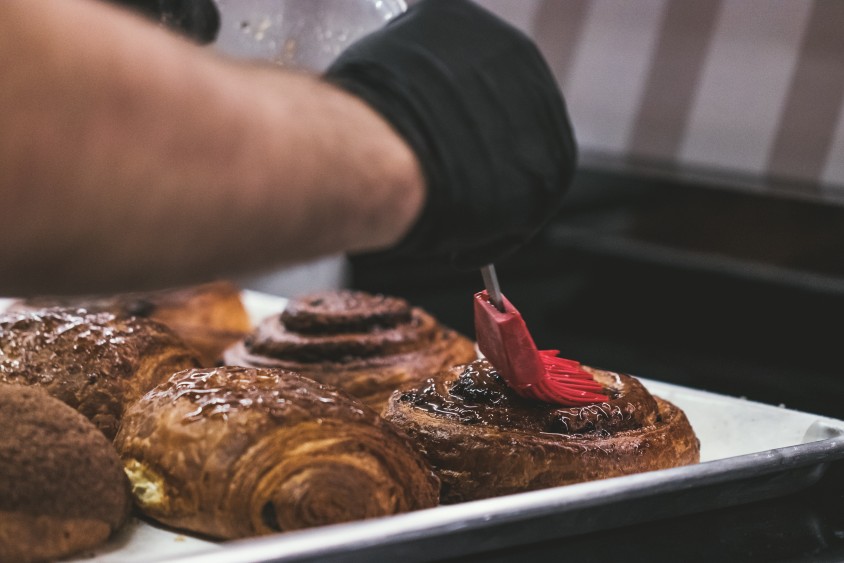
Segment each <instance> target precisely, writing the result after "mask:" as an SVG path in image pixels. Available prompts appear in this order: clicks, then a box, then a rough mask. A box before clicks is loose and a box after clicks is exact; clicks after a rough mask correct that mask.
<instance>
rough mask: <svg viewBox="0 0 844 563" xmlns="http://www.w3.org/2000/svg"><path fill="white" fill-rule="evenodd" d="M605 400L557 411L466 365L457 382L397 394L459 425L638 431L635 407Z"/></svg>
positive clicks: (615, 396)
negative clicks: (526, 397)
mask: <svg viewBox="0 0 844 563" xmlns="http://www.w3.org/2000/svg"><path fill="white" fill-rule="evenodd" d="M605 392H606V393H607V394H608V395H609V396H610V399H609V401H607V402H603V403H596V404H593V405H587V406H584V407H559V406H556V405H552V404H549V403H544V402H541V401H533V400H530V399H525V398H522V397H520V396H519V395H517V394H516V393H514V392H513V390H512V389H510V388H509V387H508V386H507V384H506V383H505V381H504V380H503V379H502V378H501V376H500V375H498V373H497V372H496V371H495V369H494V368H492V366H490V364H489V363H488V362H486V361H484V360H478V361H476V362H473V363H471V364H468V365H466V366H465V367H464V368H463V370H462V371H461V372H460V375H459V376H458V377H457V379H455V380H452V381H441V380H433V379H429V380H428V381H427V385H426V386H425V387H423V388H421V389H418V390H414V391H409V392H406V393H404V394H402V395H401V397H400V398H399V400H400V401H402V402H404V403H409V404H411V405H412V406H413V407H414V408H417V409H421V410H424V411H426V412H429V413H432V414H435V415H439V416H445V417H447V418H450V419H452V420H455V421H458V422H460V423H462V424H471V425H484V426H491V427H497V428H501V429H502V430H505V429H506V430H520V431H525V432H530V433H542V434H567V435H572V434H601V435H608V434H609V433H611V432H617V431H619V430H626V429H633V428H638V427H640V426H642V420H641V418H642V417H643V416H645V414H646V413H644V412H641V411H642V408H641V405H637V403H636V402H634V401H628V400H625V397H624V396H622V393H621V392H620V391H619V389H615V388H607V387H606V386H605Z"/></svg>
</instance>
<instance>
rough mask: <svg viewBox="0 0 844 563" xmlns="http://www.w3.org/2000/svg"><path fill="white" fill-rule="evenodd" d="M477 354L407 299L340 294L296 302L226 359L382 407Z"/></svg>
mask: <svg viewBox="0 0 844 563" xmlns="http://www.w3.org/2000/svg"><path fill="white" fill-rule="evenodd" d="M475 357H476V353H475V349H474V344H473V343H472V341H470V340H469V339H468V338H466V337H464V336H462V335H460V334H458V333H457V332H455V331H453V330H451V329H449V328H446V327H444V326H442V325H441V324H439V323H438V322H437V321H436V319H434V318H433V317H432V316H431V315H429V314H428V313H426V312H425V311H423V310H422V309H420V308H418V307H411V306H410V305H409V304H408V303H407V302H406V301H405V300H403V299H399V298H397V297H388V296H384V295H371V294H367V293H364V292H360V291H333V292H324V293H317V294H313V295H308V296H304V297H301V298H299V299H296V300H293V301H291V302H290V303H289V304H288V306H287V307H286V309H285V310H284V312H282V313H281V314H279V315H274V316H272V317H269V318H267V319H265V320H264V321H263V322H262V323H261V324H260V326H259V327H258V328H257V329H256V330H255V331H254V332H253V333H252V334H250V335H249V336H248V337H247V338H245V339H244V340H243V341H242V342H239V343H237V344H235V345H234V346H232V347H231V348H230V349H228V350H227V351H226V352H225V354H224V356H223V359H224V362H225V364H226V365H243V366H254V367H276V368H281V369H286V370H290V371H295V372H296V373H300V374H302V375H304V376H305V377H308V378H311V379H315V380H316V381H319V382H321V383H326V384H328V385H333V386H336V387H339V388H341V389H343V390H344V391H347V392H348V393H350V394H352V395H354V396H355V397H357V398H359V399H361V400H362V401H363V402H364V403H366V404H367V405H369V406H371V407H372V408H374V409H376V410H381V409H382V408H383V407H384V406H385V405H386V402H387V399H388V398H389V397H390V395H391V394H392V392H393V391H394V390H395V389H398V388H399V387H401V386H403V385H407V384H409V383H415V382H416V381H418V380H420V379H422V378H424V377H427V376H428V375H430V374H431V373H434V372H436V371H439V370H441V369H445V368H447V367H450V366H452V365H454V364H458V363H465V362H469V361H471V360H472V359H474V358H475Z"/></svg>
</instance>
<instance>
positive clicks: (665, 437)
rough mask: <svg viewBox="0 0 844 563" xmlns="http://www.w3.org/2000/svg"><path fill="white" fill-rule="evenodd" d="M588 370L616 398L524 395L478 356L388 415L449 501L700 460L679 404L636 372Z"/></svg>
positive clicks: (397, 400) (402, 396) (402, 397)
mask: <svg viewBox="0 0 844 563" xmlns="http://www.w3.org/2000/svg"><path fill="white" fill-rule="evenodd" d="M584 369H586V370H587V371H589V372H590V373H592V374H593V376H594V377H595V380H596V381H598V382H599V383H601V384H602V385H603V386H604V388H605V389H606V392H607V393H609V395H610V400H609V401H607V402H605V403H600V404H594V405H589V406H586V407H576V408H569V407H559V406H557V405H551V404H548V403H543V402H539V401H532V400H529V399H523V398H521V397H519V396H518V395H516V394H515V393H514V392H513V391H512V390H511V389H510V388H509V387H507V385H506V384H505V383H504V381H503V379H502V378H501V377H500V376H499V375H498V373H496V371H495V369H494V368H493V367H492V366H491V365H490V364H489V362H487V361H486V360H476V361H475V362H472V363H470V364H467V365H462V366H455V367H453V368H452V369H449V370H445V371H442V372H440V373H439V374H437V375H435V376H434V377H433V378H431V379H429V380H427V381H425V382H424V383H423V384H422V385H420V386H419V387H417V388H415V389H409V390H404V391H396V392H395V393H394V394H393V396H392V397H391V398H390V402H389V405H388V406H387V408H386V409H385V412H384V413H383V416H384V417H385V418H386V419H387V420H389V421H390V422H392V423H393V424H395V425H396V426H398V427H399V428H400V429H402V430H404V431H405V432H406V433H407V434H408V435H409V436H410V437H411V439H413V440H414V441H415V442H416V444H417V445H418V446H419V448H420V449H421V450H422V452H423V453H424V454H425V455H426V457H427V458H428V460H429V461H430V462H431V465H432V466H433V468H434V471H435V473H437V475H438V476H439V478H440V480H441V481H442V489H441V491H442V492H441V499H440V500H441V502H442V503H444V504H445V503H456V502H461V501H468V500H474V499H482V498H488V497H494V496H499V495H506V494H510V493H517V492H521V491H529V490H535V489H542V488H547V487H554V486H558V485H567V484H571V483H577V482H581V481H589V480H593V479H602V478H607V477H616V476H621V475H627V474H631V473H637V472H642V471H649V470H654V469H663V468H668V467H674V466H679V465H687V464H691V463H696V462H698V461H699V458H700V443H699V441H698V439H697V437H696V436H695V433H694V431H693V429H692V427H691V425H690V424H689V421H688V420H687V418H686V416H685V414H684V413H683V412H682V411H681V410H680V409H679V408H677V407H676V406H674V405H673V404H671V403H669V402H668V401H665V400H662V399H660V398H658V397H654V396H652V395H651V394H650V393H648V391H647V390H646V389H645V388H644V386H643V385H642V384H641V383H640V382H639V381H638V380H637V379H635V378H633V377H631V376H628V375H624V374H618V373H612V372H608V371H602V370H596V369H592V368H587V367H585V366H584Z"/></svg>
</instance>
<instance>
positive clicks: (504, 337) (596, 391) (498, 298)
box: [475, 264, 608, 407]
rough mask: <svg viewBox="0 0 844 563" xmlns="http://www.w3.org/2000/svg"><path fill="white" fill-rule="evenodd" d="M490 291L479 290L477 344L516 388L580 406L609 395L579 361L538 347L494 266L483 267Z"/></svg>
mask: <svg viewBox="0 0 844 563" xmlns="http://www.w3.org/2000/svg"><path fill="white" fill-rule="evenodd" d="M481 274H482V275H483V278H484V284H485V285H486V291H481V292H479V293H476V294H475V336H476V338H477V341H478V348H479V349H480V351H481V353H482V354H483V355H484V356H486V358H487V359H488V360H489V361H490V363H491V364H492V365H493V366H495V369H496V370H497V371H498V373H499V374H500V375H501V377H503V378H504V380H505V381H506V382H507V385H509V386H510V387H511V388H512V389H513V390H514V391H515V392H516V393H518V394H519V395H521V396H523V397H526V398H529V399H538V400H540V401H545V402H547V403H556V404H559V405H564V406H572V407H573V406H579V405H587V404H590V403H600V402H602V401H606V400H607V399H608V397H607V395H605V394H604V393H603V391H604V389H603V387H602V386H601V384H600V383H598V382H597V381H595V380H594V379H593V378H592V375H591V374H590V373H589V372H587V371H585V370H584V369H583V368H582V367H581V366H580V363H579V362H576V361H574V360H567V359H565V358H558V357H557V354H558V353H559V351H558V350H538V349H537V348H536V344H534V342H533V338H532V337H531V335H530V332H528V329H527V325H525V321H524V319H523V318H522V315H521V314H520V313H519V311H518V310H516V308H515V307H513V304H512V303H510V301H508V300H507V298H506V297H504V295H502V294H501V290H500V289H499V287H498V278H497V277H496V275H495V267H494V266H493V265H492V264H490V265H488V266H484V267H483V268H481Z"/></svg>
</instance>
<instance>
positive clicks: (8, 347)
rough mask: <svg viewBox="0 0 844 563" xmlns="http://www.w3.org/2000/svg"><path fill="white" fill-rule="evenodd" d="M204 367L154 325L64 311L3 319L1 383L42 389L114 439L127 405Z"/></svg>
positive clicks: (172, 336) (0, 331)
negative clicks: (180, 374)
mask: <svg viewBox="0 0 844 563" xmlns="http://www.w3.org/2000/svg"><path fill="white" fill-rule="evenodd" d="M198 365H199V364H198V361H197V359H196V357H195V356H194V352H193V350H191V349H190V348H188V347H187V346H186V345H185V344H184V343H183V342H182V341H181V340H180V339H179V338H178V337H177V336H176V335H175V334H174V333H173V332H172V331H170V330H169V329H168V328H167V327H165V326H164V325H162V324H159V323H157V322H155V321H151V320H149V319H141V318H135V317H127V318H120V317H117V316H115V315H113V314H111V313H88V312H87V311H84V310H78V311H75V310H62V309H45V310H42V311H34V312H19V313H5V314H2V315H0V383H11V384H16V385H31V386H38V387H41V388H43V389H44V390H46V391H47V392H48V393H49V394H50V395H52V396H54V397H56V398H57V399H60V400H61V401H63V402H64V403H66V404H68V405H70V406H71V407H73V408H74V409H76V410H78V411H79V412H80V413H82V414H83V415H85V416H86V417H88V418H89V419H90V420H91V421H92V422H93V423H94V424H95V425H96V426H97V428H99V429H100V430H102V432H103V433H104V434H105V435H106V436H107V437H109V438H113V437H114V435H115V434H116V433H117V427H118V425H119V424H120V418H121V416H122V415H123V411H124V410H125V409H126V407H127V406H128V404H130V403H131V402H133V401H135V400H137V399H138V398H140V397H141V395H143V394H144V393H146V392H147V391H149V390H150V389H152V388H153V387H155V386H156V385H157V384H159V383H161V382H162V381H166V380H167V378H168V377H170V376H171V375H172V374H173V373H175V372H177V371H180V370H183V369H186V368H191V367H197V366H198Z"/></svg>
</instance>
